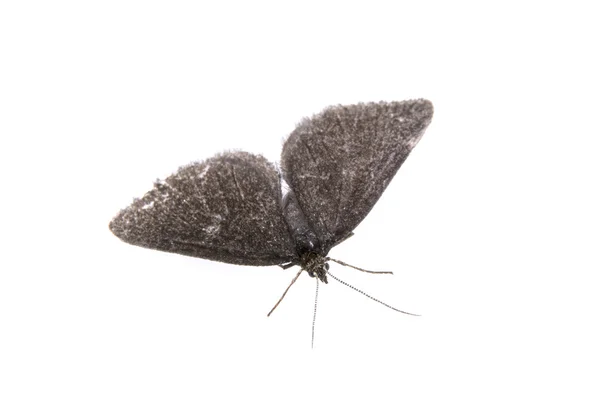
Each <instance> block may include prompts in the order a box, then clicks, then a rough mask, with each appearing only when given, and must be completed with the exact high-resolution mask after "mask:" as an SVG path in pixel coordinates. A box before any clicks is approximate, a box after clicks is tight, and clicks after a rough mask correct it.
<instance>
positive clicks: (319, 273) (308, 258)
mask: <svg viewBox="0 0 600 400" xmlns="http://www.w3.org/2000/svg"><path fill="white" fill-rule="evenodd" d="M300 266H301V267H302V269H304V270H305V271H306V272H308V275H309V276H310V277H311V278H314V277H317V278H319V279H320V280H321V282H325V283H327V271H328V270H329V264H328V263H327V258H326V257H324V256H322V255H321V254H319V253H314V252H312V251H310V252H306V253H304V254H302V256H301V257H300Z"/></svg>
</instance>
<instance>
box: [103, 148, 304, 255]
mask: <svg viewBox="0 0 600 400" xmlns="http://www.w3.org/2000/svg"><path fill="white" fill-rule="evenodd" d="M281 196H282V195H281V181H280V177H279V174H278V172H277V170H276V169H275V168H274V167H273V165H271V164H270V163H269V162H268V161H267V160H266V159H265V158H263V157H261V156H257V155H252V154H249V153H244V152H232V153H225V154H222V155H219V156H216V157H213V158H211V159H209V160H206V161H204V162H201V163H193V164H190V165H187V166H185V167H182V168H180V169H179V171H178V172H177V173H175V174H173V175H171V176H170V177H168V178H167V179H166V180H165V181H164V182H157V183H155V185H154V189H152V190H151V191H150V192H148V193H146V195H144V197H142V198H141V199H136V200H135V201H134V202H133V204H132V205H130V206H129V207H128V208H126V209H124V210H122V211H121V212H120V213H119V214H118V215H117V216H116V217H115V218H114V219H113V220H112V222H111V223H110V230H111V231H112V232H113V233H114V234H115V235H116V236H118V237H119V238H120V239H122V240H123V241H125V242H127V243H130V244H133V245H136V246H142V247H148V248H151V249H157V250H162V251H168V252H172V253H179V254H184V255H187V256H192V257H200V258H207V259H210V260H215V261H223V262H227V263H232V264H243V265H275V264H281V263H284V262H289V261H291V260H294V259H297V257H298V256H297V254H296V252H295V247H294V243H293V241H292V238H291V237H290V233H289V230H288V227H287V224H286V222H285V219H284V216H283V211H282V205H281Z"/></svg>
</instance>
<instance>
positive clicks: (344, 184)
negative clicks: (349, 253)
mask: <svg viewBox="0 0 600 400" xmlns="http://www.w3.org/2000/svg"><path fill="white" fill-rule="evenodd" d="M432 116H433V105H432V104H431V102H429V101H428V100H409V101H402V102H390V103H386V102H380V103H366V104H355V105H350V106H333V107H329V108H327V109H325V110H324V111H322V112H321V113H320V114H317V115H315V116H313V117H312V118H309V119H305V120H303V121H302V122H301V123H300V124H299V125H298V126H297V127H296V129H295V130H294V131H293V132H292V134H291V135H290V137H289V138H288V139H287V141H286V142H285V144H284V146H283V152H282V169H283V176H284V178H285V180H286V181H287V183H288V184H289V186H290V188H291V189H292V190H293V191H294V193H295V194H296V197H297V199H298V203H299V205H300V208H301V209H302V211H303V212H304V214H305V216H306V219H307V221H308V222H309V224H310V225H311V228H312V229H313V230H314V231H315V233H316V234H317V236H318V238H319V239H320V240H321V242H322V245H323V247H324V249H325V251H329V249H330V248H331V246H333V245H334V244H335V243H336V242H337V241H338V240H340V239H341V238H343V237H345V236H346V235H347V234H349V233H350V232H352V230H354V228H356V226H357V225H358V224H359V223H360V222H361V221H362V220H363V218H364V217H365V216H366V215H367V214H368V213H369V211H370V210H371V208H372V207H373V206H374V205H375V203H376V202H377V200H378V199H379V197H380V196H381V194H382V193H383V191H384V190H385V188H386V187H387V185H388V184H389V183H390V181H391V180H392V178H393V177H394V175H395V174H396V171H398V169H399V168H400V166H401V165H402V163H403V162H404V160H405V159H406V157H407V156H408V154H409V153H410V151H411V150H412V149H413V147H414V146H415V145H416V144H417V142H418V141H419V139H420V138H421V135H422V134H423V132H424V130H425V128H426V127H427V126H428V125H429V122H430V121H431V118H432Z"/></svg>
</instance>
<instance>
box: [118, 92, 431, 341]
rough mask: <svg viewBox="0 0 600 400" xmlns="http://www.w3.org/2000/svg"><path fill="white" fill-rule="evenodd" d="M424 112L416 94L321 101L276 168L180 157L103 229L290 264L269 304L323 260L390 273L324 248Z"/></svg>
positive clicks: (421, 127)
mask: <svg viewBox="0 0 600 400" xmlns="http://www.w3.org/2000/svg"><path fill="white" fill-rule="evenodd" d="M432 116H433V105H432V104H431V102H429V101H428V100H424V99H418V100H407V101H400V102H378V103H359V104H354V105H345V106H343V105H337V106H331V107H328V108H326V109H324V110H323V111H322V112H320V113H319V114H316V115H314V116H313V117H311V118H305V119H303V120H302V121H301V122H300V123H299V124H298V125H297V126H296V128H295V129H294V131H293V132H292V133H291V134H290V136H289V137H288V138H287V140H286V141H285V143H284V145H283V151H282V154H281V164H280V168H278V166H277V165H276V164H274V163H271V162H269V161H268V160H266V159H265V158H264V157H262V156H260V155H255V154H250V153H246V152H242V151H232V152H224V153H222V154H218V155H216V156H214V157H212V158H209V159H208V160H205V161H202V162H194V163H191V164H188V165H186V166H184V167H181V168H179V170H178V171H177V172H176V173H174V174H173V175H171V176H169V177H168V178H166V179H165V180H164V181H157V182H156V183H155V184H154V188H153V189H152V190H150V191H149V192H148V193H146V194H145V195H144V196H143V197H141V198H139V199H135V200H134V201H133V203H132V204H131V205H130V206H129V207H127V208H125V209H123V210H121V211H120V212H119V213H118V214H117V216H116V217H115V218H114V219H113V220H112V221H111V222H110V225H109V228H110V230H111V231H112V232H113V233H114V234H115V235H116V236H117V237H119V238H120V239H121V240H123V241H125V242H127V243H130V244H133V245H136V246H142V247H147V248H150V249H156V250H161V251H167V252H172V253H178V254H183V255H186V256H192V257H199V258H204V259H209V260H214V261H221V262H226V263H231V264H241V265H254V266H269V265H278V266H280V267H281V268H283V269H287V268H290V267H292V266H300V269H299V271H298V273H297V274H296V276H295V278H294V279H293V280H292V282H291V283H290V285H289V286H288V287H287V289H286V291H285V292H284V294H283V296H281V299H279V301H278V302H277V304H276V305H275V307H273V309H272V310H271V312H273V310H274V309H275V308H276V307H277V305H278V304H279V303H280V302H281V300H282V299H283V297H284V296H285V294H286V293H287V291H288V290H289V289H290V287H291V286H292V284H293V283H294V282H295V281H296V280H297V279H298V277H299V276H300V274H301V273H302V272H303V271H306V272H307V273H308V275H309V276H311V277H314V278H316V279H317V280H316V281H317V293H318V283H319V281H321V282H323V283H327V277H328V276H331V277H333V278H335V277H334V276H333V275H331V273H330V272H329V262H330V261H333V262H337V263H339V264H342V265H346V266H349V267H352V268H356V269H359V270H361V271H365V272H372V273H390V272H388V271H368V270H363V269H361V268H357V267H353V266H351V265H349V264H346V263H344V262H341V261H338V260H334V259H332V258H330V257H328V254H329V251H330V250H331V249H332V248H333V247H335V246H336V245H338V244H339V243H341V242H342V241H344V240H346V239H348V238H349V237H350V236H352V235H353V230H354V229H355V228H356V227H357V226H358V224H359V223H360V222H361V221H362V220H363V218H365V216H366V215H367V214H368V213H369V211H371V209H372V208H373V206H374V205H375V203H376V202H377V200H378V199H379V197H380V196H381V194H382V193H383V192H384V190H385V189H386V187H387V186H388V184H389V183H390V182H391V180H392V178H393V177H394V175H395V174H396V172H397V171H398V169H399V168H400V166H401V165H402V163H403V162H404V161H405V160H406V158H407V157H408V155H409V153H410V152H411V150H412V149H413V148H414V147H415V145H416V144H417V142H418V141H419V139H420V138H421V136H422V135H423V133H424V131H425V129H426V128H427V126H428V125H429V123H430V121H431V119H432ZM282 183H284V185H283V187H284V188H286V186H287V191H285V194H284V193H283V191H282ZM335 279H336V280H337V278H335ZM342 283H344V284H345V282H342ZM346 285H347V284H346ZM348 286H350V285H348ZM351 287H352V286H351ZM352 288H354V287H352ZM354 289H355V290H358V289H356V288H354ZM361 293H363V292H361ZM363 294H365V293H363ZM365 295H366V294H365ZM367 296H368V295H367ZM368 297H371V296H368ZM374 300H376V299H374ZM376 301H378V300H376ZM315 304H316V303H315ZM382 304H384V305H386V306H387V304H385V303H382ZM388 307H390V306H388ZM390 308H393V307H390ZM395 310H396V309H395ZM396 311H400V310H396ZM271 312H270V313H269V315H270V314H271ZM401 312H403V311H401ZM407 314H409V313H407ZM315 315H316V309H315ZM313 335H314V320H313Z"/></svg>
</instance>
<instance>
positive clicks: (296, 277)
mask: <svg viewBox="0 0 600 400" xmlns="http://www.w3.org/2000/svg"><path fill="white" fill-rule="evenodd" d="M302 271H304V270H303V269H302V268H300V271H298V273H297V274H296V276H295V277H294V279H292V282H291V283H290V285H289V286H288V287H287V289H285V292H283V294H282V295H281V297H280V298H279V300H278V301H277V303H276V304H275V305H274V306H273V308H272V309H271V311H269V313H268V314H267V317H270V316H271V314H272V313H273V311H275V309H276V308H277V306H278V305H279V303H281V300H283V298H284V297H285V295H286V294H287V292H288V290H290V288H291V287H292V285H293V284H294V283H295V282H296V280H298V277H299V276H300V274H301V273H302Z"/></svg>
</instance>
